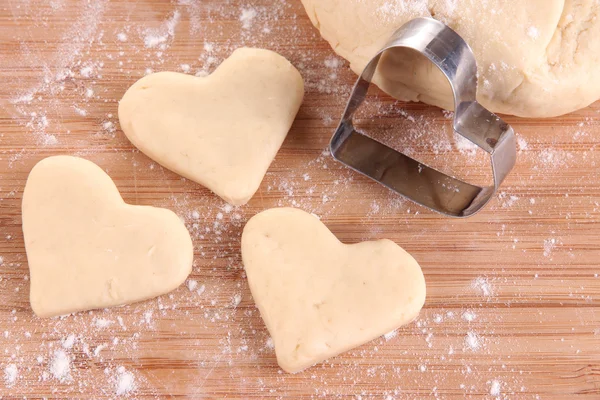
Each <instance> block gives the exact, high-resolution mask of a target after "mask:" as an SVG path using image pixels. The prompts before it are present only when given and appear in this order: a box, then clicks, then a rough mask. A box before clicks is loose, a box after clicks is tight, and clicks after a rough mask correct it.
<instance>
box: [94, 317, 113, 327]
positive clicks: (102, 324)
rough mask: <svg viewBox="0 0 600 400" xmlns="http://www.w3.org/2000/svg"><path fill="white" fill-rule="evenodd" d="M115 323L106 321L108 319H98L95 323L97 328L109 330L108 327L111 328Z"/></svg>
mask: <svg viewBox="0 0 600 400" xmlns="http://www.w3.org/2000/svg"><path fill="white" fill-rule="evenodd" d="M112 323H113V321H111V320H109V319H106V318H98V319H97V320H96V322H95V325H96V328H100V329H103V328H107V327H108V326H110V325H111V324H112Z"/></svg>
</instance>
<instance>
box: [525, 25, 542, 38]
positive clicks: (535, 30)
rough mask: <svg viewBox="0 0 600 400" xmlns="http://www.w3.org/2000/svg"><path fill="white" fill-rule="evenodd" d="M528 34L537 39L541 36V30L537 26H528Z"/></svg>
mask: <svg viewBox="0 0 600 400" xmlns="http://www.w3.org/2000/svg"><path fill="white" fill-rule="evenodd" d="M527 36H529V37H530V38H532V39H533V40H535V39H537V38H538V37H539V36H540V31H539V29H538V28H536V27H535V26H530V27H529V28H527Z"/></svg>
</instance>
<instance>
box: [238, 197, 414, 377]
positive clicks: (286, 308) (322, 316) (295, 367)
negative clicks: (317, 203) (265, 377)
mask: <svg viewBox="0 0 600 400" xmlns="http://www.w3.org/2000/svg"><path fill="white" fill-rule="evenodd" d="M242 258H243V262H244V267H245V270H246V274H247V276H248V282H249V284H250V289H251V291H252V296H253V297H254V301H255V302H256V305H257V306H258V309H259V310H260V314H261V316H262V318H263V320H264V321H265V324H266V326H267V329H268V330H269V333H270V334H271V336H272V339H273V342H274V344H275V352H276V354H277V361H278V363H279V366H280V367H281V368H282V369H283V370H285V371H287V372H291V373H294V372H299V371H301V370H303V369H305V368H307V367H310V366H311V365H313V364H316V363H318V362H320V361H323V360H325V359H327V358H329V357H332V356H335V355H337V354H340V353H342V352H344V351H346V350H349V349H351V348H353V347H356V346H359V345H361V344H363V343H366V342H368V341H370V340H372V339H375V338H377V337H378V336H381V335H383V334H385V333H388V332H390V331H392V330H394V329H396V328H398V327H400V326H402V325H404V324H407V323H409V322H410V321H412V320H413V319H415V318H416V317H417V315H418V314H419V311H420V310H421V308H422V307H423V304H424V302H425V279H424V277H423V273H422V272H421V268H420V267H419V264H417V262H416V261H415V260H414V258H412V257H411V256H410V254H408V253H407V252H406V251H404V250H403V249H402V248H400V247H399V246H398V245H396V244H395V243H394V242H392V241H389V240H378V241H372V242H363V243H358V244H352V245H347V244H343V243H341V242H340V241H339V240H338V239H337V238H336V237H335V236H334V235H333V234H332V233H331V232H330V231H329V229H327V227H326V226H325V225H324V224H323V223H322V222H321V221H319V220H318V219H317V218H316V217H315V216H313V215H311V214H308V213H306V212H304V211H301V210H298V209H293V208H275V209H270V210H267V211H264V212H262V213H260V214H258V215H256V216H254V217H253V218H252V219H250V221H248V223H247V224H246V227H245V228H244V232H243V234H242Z"/></svg>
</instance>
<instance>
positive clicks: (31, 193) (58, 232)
mask: <svg viewBox="0 0 600 400" xmlns="http://www.w3.org/2000/svg"><path fill="white" fill-rule="evenodd" d="M22 212H23V235H24V238H25V248H26V250H27V261H28V263H29V271H30V275H31V293H30V300H31V308H33V311H34V312H35V313H36V314H37V315H38V316H40V317H51V316H56V315H63V314H68V313H72V312H76V311H83V310H90V309H94V308H104V307H110V306H117V305H122V304H126V303H132V302H136V301H140V300H145V299H149V298H151V297H155V296H158V295H160V294H163V293H167V292H169V291H171V290H173V289H175V288H176V287H177V286H179V285H180V284H181V283H182V282H183V281H185V279H186V278H187V276H188V275H189V273H190V272H191V269H192V260H193V256H194V252H193V246H192V240H191V238H190V235H189V232H188V231H187V229H186V228H185V225H184V224H183V223H182V222H181V220H180V219H179V217H178V216H177V215H176V214H175V213H173V212H172V211H169V210H166V209H163V208H154V207H148V206H132V205H129V204H126V203H125V202H124V201H123V199H122V198H121V195H120V194H119V191H118V189H117V187H116V186H115V184H114V183H113V181H112V180H111V179H110V177H109V176H108V175H107V174H106V173H105V172H104V171H103V170H102V169H101V168H100V167H98V166H97V165H96V164H94V163H92V162H91V161H87V160H84V159H81V158H77V157H69V156H55V157H49V158H46V159H44V160H42V161H40V162H39V163H38V164H37V165H36V166H35V167H34V168H33V169H32V170H31V172H30V174H29V178H27V184H26V185H25V191H24V193H23V205H22Z"/></svg>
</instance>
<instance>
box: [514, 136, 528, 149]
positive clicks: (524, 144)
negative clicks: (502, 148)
mask: <svg viewBox="0 0 600 400" xmlns="http://www.w3.org/2000/svg"><path fill="white" fill-rule="evenodd" d="M517 146H519V152H521V151H525V150H527V147H528V146H529V145H528V144H527V141H526V140H525V139H523V138H522V137H521V136H519V137H518V138H517Z"/></svg>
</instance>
